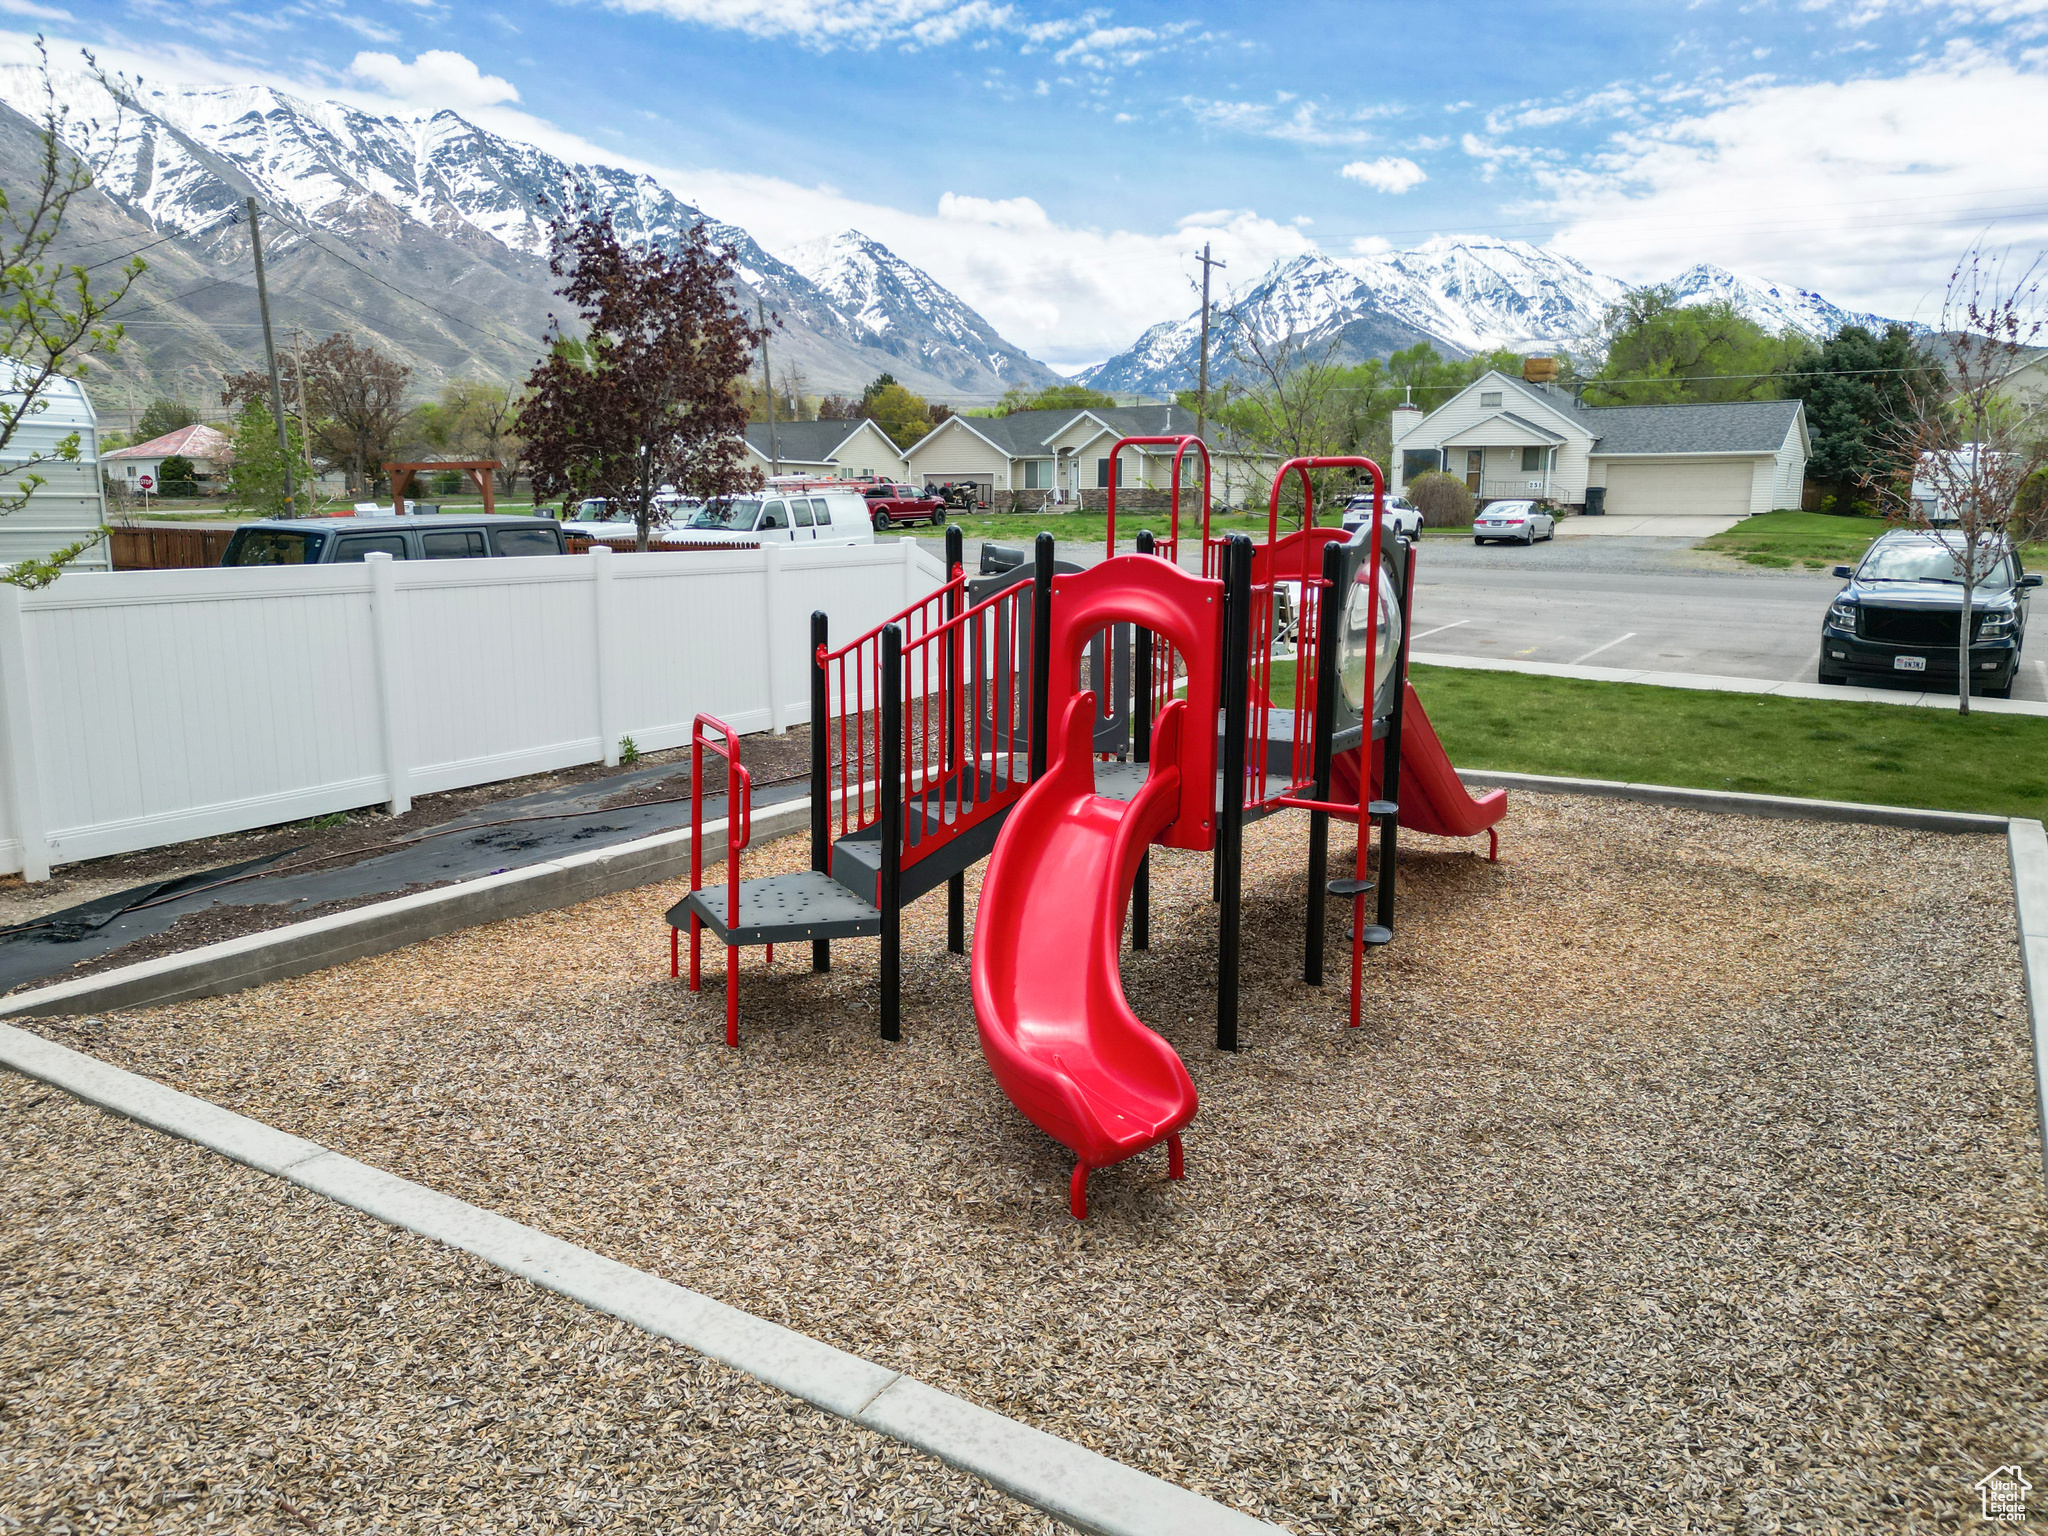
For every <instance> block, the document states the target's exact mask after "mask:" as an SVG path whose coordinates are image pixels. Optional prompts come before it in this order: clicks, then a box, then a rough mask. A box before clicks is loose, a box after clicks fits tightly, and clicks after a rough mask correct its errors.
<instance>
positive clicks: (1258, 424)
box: [1210, 305, 1348, 527]
mask: <svg viewBox="0 0 2048 1536" xmlns="http://www.w3.org/2000/svg"><path fill="white" fill-rule="evenodd" d="M1232 314H1233V318H1234V319H1235V320H1236V321H1237V325H1236V328H1235V334H1234V335H1233V337H1232V339H1231V343H1230V355H1231V356H1232V357H1233V358H1234V359H1235V360H1236V361H1237V365H1238V368H1239V369H1240V370H1241V371H1242V372H1243V373H1244V374H1245V375H1246V376H1247V378H1248V383H1247V385H1246V387H1245V389H1244V393H1243V394H1242V396H1240V397H1239V398H1238V399H1237V400H1236V401H1234V402H1231V403H1229V404H1226V405H1224V406H1222V407H1220V408H1217V409H1215V410H1214V411H1213V414H1214V416H1215V418H1216V420H1217V421H1218V422H1219V423H1224V424H1227V425H1228V426H1229V427H1231V428H1233V429H1234V430H1235V431H1236V432H1237V433H1238V434H1239V435H1240V436H1242V437H1244V438H1245V439H1248V440H1249V441H1250V442H1251V443H1252V444H1253V445H1255V446H1257V447H1260V448H1264V449H1266V450H1267V451H1269V452H1272V453H1277V454H1279V455H1280V457H1281V458H1283V459H1295V458H1312V457H1319V456H1323V455H1327V454H1332V453H1336V452H1339V451H1341V449H1342V447H1343V445H1344V442H1345V439H1346V437H1347V436H1348V433H1347V431H1346V427H1347V422H1348V418H1347V413H1346V411H1345V396H1344V394H1343V392H1342V390H1341V388H1340V386H1341V385H1342V383H1343V373H1344V369H1343V367H1342V365H1341V364H1340V363H1339V362H1338V360H1337V353H1338V349H1339V347H1341V346H1342V344H1343V336H1342V334H1341V333H1332V334H1331V335H1330V337H1329V338H1328V339H1327V340H1324V341H1321V342H1316V341H1311V340H1309V339H1308V338H1307V337H1305V336H1304V335H1303V334H1302V333H1301V332H1299V331H1297V330H1296V329H1295V328H1294V325H1293V324H1292V321H1291V317H1290V316H1288V315H1287V314H1285V313H1284V312H1282V311H1281V310H1280V309H1279V308H1278V307H1277V306H1273V305H1262V306H1246V307H1244V308H1240V309H1237V310H1235V311H1233V312H1232ZM1215 397H1216V391H1215V390H1214V389H1213V388H1212V389H1211V391H1210V399H1211V403H1212V405H1213V404H1214V401H1215ZM1315 478H1316V479H1317V480H1318V481H1319V482H1320V481H1323V480H1326V479H1327V478H1328V477H1327V476H1325V475H1318V476H1316V477H1315ZM1297 485H1298V482H1297V481H1296V480H1295V479H1294V477H1293V476H1289V477H1288V485H1287V486H1286V487H1283V490H1282V494H1283V496H1285V497H1287V498H1288V499H1289V501H1290V502H1292V503H1293V504H1292V506H1291V508H1290V510H1289V513H1288V516H1289V519H1290V521H1292V522H1293V523H1294V525H1295V526H1297V527H1299V526H1300V523H1301V508H1300V504H1299V502H1298V501H1296V500H1294V498H1296V497H1298V496H1299V494H1300V493H1299V491H1298V490H1297V489H1296V488H1295V487H1296V486H1297ZM1316 490H1317V495H1318V498H1319V499H1320V498H1321V497H1322V496H1324V495H1327V494H1329V487H1328V486H1326V485H1323V484H1320V483H1319V484H1318V485H1317V487H1316Z"/></svg>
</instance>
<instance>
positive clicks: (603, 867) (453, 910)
mask: <svg viewBox="0 0 2048 1536" xmlns="http://www.w3.org/2000/svg"><path fill="white" fill-rule="evenodd" d="M810 822H811V802H810V798H809V796H805V797H804V798H803V799H801V800H785V801H781V802H779V803H777V804H775V805H771V806H765V807H763V808H762V809H760V810H758V811H756V812H755V814H754V824H753V828H752V833H751V836H752V844H751V846H754V847H758V846H760V845H761V844H762V843H764V842H770V841H772V840H774V839H775V838H778V837H786V836H788V835H789V834H790V833H792V832H800V831H803V830H805V829H807V828H808V827H809V826H810ZM724 857H725V822H724V821H723V820H719V821H715V822H710V823H708V824H707V825H706V826H705V828H704V862H705V863H706V864H715V863H716V862H717V861H718V860H720V859H722V858H724ZM689 873H690V834H689V832H688V831H686V830H683V831H674V832H657V833H655V834H654V835H653V836H651V837H642V838H636V839H634V840H633V841H632V842H629V843H617V844H614V845H613V846H611V847H609V848H594V849H592V850H591V851H590V852H588V853H577V854H571V855H570V856H569V857H567V858H564V859H553V860H550V861H548V862H547V863H544V864H529V865H527V866H526V867H524V868H523V869H509V870H507V871H505V873H503V874H501V875H486V876H484V877H483V878H481V879H478V880H465V881H463V882H461V883H460V884H459V885H449V886H443V887H442V888H441V889H439V890H434V891H420V892H417V893H415V894H414V895H411V896H398V897H394V898H393V899H392V900H390V901H379V902H374V903H372V904H371V905H369V906H366V907H357V908H355V909H354V910H353V911H349V912H336V913H334V914H333V915H331V916H328V917H316V918H311V919H308V920H307V921H306V922H303V923H292V924H289V925H287V926H286V927H283V928H270V929H266V930H265V931H263V932H261V933H250V934H244V935H243V936H242V937H241V938H238V939H223V940H222V941H221V942H220V943H218V944H208V945H204V946H203V947H201V948H199V949H188V950H184V951H181V952H180V953H178V954H175V955H164V956H161V957H160V958H158V959H155V960H142V961H138V962H137V963H136V964H134V965H124V966H121V967H119V968H118V969H116V970H111V971H102V972H100V973H99V974H98V975H95V976H82V977H80V978H79V979H78V980H77V981H67V982H60V983H59V984H57V985H56V986H54V987H41V988H38V989H36V990H34V991H30V992H17V993H15V994H14V995H13V996H12V997H7V998H0V1018H40V1017H48V1016H51V1015H56V1014H78V1013H105V1012H110V1011H112V1010H113V1009H116V1008H153V1007H158V1006H160V1005H162V1004H164V1003H177V1002H184V1001H185V1000H187V999H189V998H194V997H218V996H220V995H221V994H222V993H224V992H239V991H241V990H242V989H243V988H245V987H254V986H260V985H262V984H263V983H264V982H266V981H281V980H283V979H284V978H285V977H287V976H303V975H305V974H307V973H308V972H309V971H322V970H326V969H327V968H328V967H329V966H333V965H340V964H341V963H342V962H343V961H345V960H359V959H361V958H362V957H363V956H365V955H381V954H384V953H386V952H388V951H390V950H394V949H403V948H405V946H406V945H408V944H417V943H419V942H421V941H422V940H424V939H436V938H439V937H440V936H441V935H443V934H446V933H454V932H456V931H457V930H458V929H462V928H474V927H476V926H477V925H478V924H480V923H490V922H496V921H497V920H498V919H500V918H506V917H524V916H526V915H527V914H528V913H530V912H546V911H549V910H551V909H553V908H556V907H567V906H573V905H574V904H575V903H577V902H579V901H589V900H591V899H592V898H594V897H598V896H609V895H611V894H612V893H613V892H615V891H624V890H631V889H632V888H633V887H635V886H641V885H651V884H653V883H654V882H656V881H658V880H674V879H678V878H681V877H684V876H687V875H688V874H689Z"/></svg>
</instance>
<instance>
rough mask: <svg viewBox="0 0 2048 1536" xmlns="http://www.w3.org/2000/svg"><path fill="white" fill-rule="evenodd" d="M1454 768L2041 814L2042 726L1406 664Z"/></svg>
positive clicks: (2047, 801)
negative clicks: (1411, 671) (1410, 666)
mask: <svg viewBox="0 0 2048 1536" xmlns="http://www.w3.org/2000/svg"><path fill="white" fill-rule="evenodd" d="M1413 678H1414V683H1415V691H1416V693H1417V694H1418V695H1419V696H1420V697H1421V699H1422V701H1423V704H1424V707H1425V708H1427V709H1428V711H1429V718H1430V723H1431V724H1432V725H1434V726H1435V727H1436V731H1437V734H1438V735H1439V736H1440V737H1441V738H1442V739H1443V743H1444V748H1445V750H1446V751H1447V752H1449V753H1450V755H1451V761H1452V762H1454V763H1456V764H1457V765H1458V766H1459V767H1461V768H1495V769H1502V770H1506V771H1509V772H1514V773H1547V774H1562V775H1566V776H1569V777H1574V778H1588V779H1620V780H1631V781H1635V782H1638V783H1648V784H1682V785H1688V786H1691V787H1693V788H1697V789H1730V790H1740V791H1742V792H1744V793H1748V794H1765V795H1799V796H1804V797H1807V798H1811V799H1819V800H1861V801H1867V802H1871V803H1874V804H1878V805H1915V806H1931V807H1935V808H1938V809H1942V810H1955V811H1985V812H1991V813H1993V814H1996V815H2001V816H2048V719H2044V718H2038V717H2033V716H2026V715H1991V714H1973V715H1971V716H1970V717H1969V718H1968V719H1962V718H1959V717H1958V716H1957V715H1956V714H1955V712H1954V711H1953V710H1941V709H1918V708H1912V707H1909V706H1906V705H1899V704H1860V703H1851V702H1847V701H1844V702H1842V703H1836V702H1834V701H1833V700H1826V699H1780V698H1770V697H1759V696H1757V695H1754V694H1739V693H1708V692H1705V691H1699V692H1695V691H1693V690H1691V689H1682V688H1655V687H1650V686H1647V685H1643V684H1635V683H1590V682H1580V681H1577V680H1575V679H1570V678H1550V677H1528V676H1524V675H1521V674H1519V673H1513V672H1479V671H1471V672H1468V671H1465V670H1463V669H1461V668H1451V667H1416V668H1414V670H1413Z"/></svg>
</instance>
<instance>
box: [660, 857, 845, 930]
mask: <svg viewBox="0 0 2048 1536" xmlns="http://www.w3.org/2000/svg"><path fill="white" fill-rule="evenodd" d="M692 912H695V913H696V914H697V915H698V916H699V917H701V918H703V919H704V924H705V926H706V927H708V928H709V929H710V930H711V931H712V932H713V933H714V934H716V935H717V936H718V941H719V942H720V943H721V944H794V943H796V942H797V941H798V940H800V939H861V938H869V937H872V936H873V935H875V934H878V933H880V932H881V931H882V914H881V911H880V910H879V909H878V908H876V907H874V906H872V905H871V904H869V903H868V902H865V901H862V900H861V899H860V897H858V896H856V895H855V894H854V893H853V892H852V891H849V890H848V889H847V888H846V887H845V886H843V885H841V884H840V883H839V882H838V881H837V880H834V879H833V878H832V877H831V876H830V875H825V874H820V873H819V872H818V871H816V870H814V869H806V870H801V871H799V872H798V873H796V874H793V875H770V876H768V877H767V878H766V879H763V880H742V881H741V882H740V910H739V921H738V922H737V923H736V924H735V925H733V926H731V927H728V926H727V924H726V915H725V886H724V885H723V884H719V885H715V886H713V885H707V886H706V887H705V888H704V889H703V890H701V891H692V892H691V893H690V894H689V895H688V896H686V897H684V898H683V899H682V900H681V901H679V902H677V903H676V904H675V905H674V906H673V907H670V908H669V909H668V921H669V926H670V927H672V928H682V927H686V926H687V925H688V924H689V921H690V914H691V913H692Z"/></svg>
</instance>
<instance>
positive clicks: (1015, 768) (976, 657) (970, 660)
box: [902, 582, 1034, 869]
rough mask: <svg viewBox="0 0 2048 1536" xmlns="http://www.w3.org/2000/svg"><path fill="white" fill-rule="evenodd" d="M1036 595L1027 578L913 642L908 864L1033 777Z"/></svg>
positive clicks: (907, 709) (906, 717) (906, 739)
mask: <svg viewBox="0 0 2048 1536" xmlns="http://www.w3.org/2000/svg"><path fill="white" fill-rule="evenodd" d="M1033 596H1034V588H1033V586H1032V584H1031V583H1030V582H1019V583H1018V584H1017V585H1015V586H1013V587H1010V588H1008V589H1007V590H1005V591H1002V592H998V593H997V594H996V595H995V596H994V597H991V598H988V599H986V600H985V601H983V602H980V603H977V604H975V605H974V606H973V607H972V608H969V609H967V610H966V611H965V612H962V613H956V614H954V615H953V616H952V617H951V618H949V619H947V620H945V621H944V622H943V623H941V624H939V625H937V626H935V627H934V628H932V629H930V630H928V631H927V632H926V633H925V634H923V635H922V636H920V637H919V638H918V639H916V640H914V641H905V642H904V646H903V693H902V699H903V724H902V731H903V799H904V813H903V858H902V867H903V868H905V869H908V868H910V867H911V866H912V865H914V864H916V863H917V862H918V861H920V860H921V859H925V858H929V857H930V856H931V855H932V854H934V853H936V852H937V851H938V850H939V849H941V848H943V847H944V846H945V845H946V844H947V843H950V842H951V841H953V839H955V838H956V837H959V836H961V835H962V834H963V833H965V832H967V831H968V830H970V829H971V828H973V827H976V826H978V825H980V824H981V823H982V822H984V821H987V820H988V819H989V818H990V817H991V816H994V815H995V814H996V813H997V812H998V811H1000V810H1002V809H1003V807H1005V806H1006V805H1008V804H1009V803H1010V802H1011V801H1013V800H1015V799H1017V798H1018V797H1019V796H1020V795H1022V794H1023V793H1024V790H1025V788H1026V786H1027V785H1028V784H1029V783H1030V779H1031V744H1030V722H1031V657H1030V654H1029V651H1028V649H1027V644H1026V642H1027V640H1028V638H1029V634H1030V614H1031V604H1032V600H1033Z"/></svg>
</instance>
